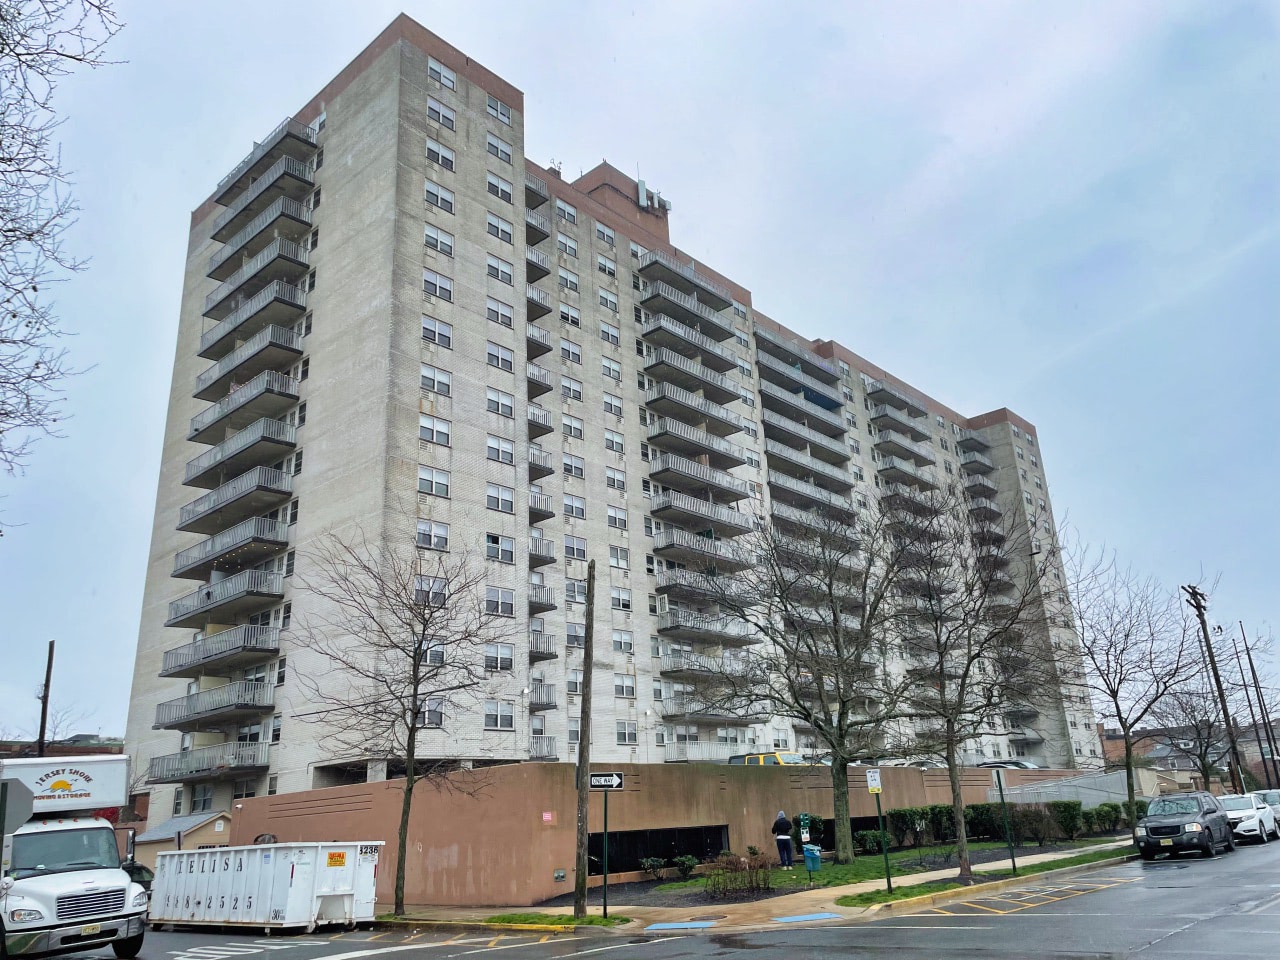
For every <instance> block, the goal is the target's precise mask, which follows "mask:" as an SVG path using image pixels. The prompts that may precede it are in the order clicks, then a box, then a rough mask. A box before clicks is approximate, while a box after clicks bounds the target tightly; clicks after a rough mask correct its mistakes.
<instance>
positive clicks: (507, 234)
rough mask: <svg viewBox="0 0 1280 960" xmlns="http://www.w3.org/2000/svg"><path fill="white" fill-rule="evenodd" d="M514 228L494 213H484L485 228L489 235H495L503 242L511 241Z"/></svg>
mask: <svg viewBox="0 0 1280 960" xmlns="http://www.w3.org/2000/svg"><path fill="white" fill-rule="evenodd" d="M513 229H514V228H513V227H512V226H511V224H510V223H508V222H507V221H506V220H503V219H502V218H501V217H500V216H498V215H497V214H495V213H489V214H485V230H486V231H487V232H488V234H489V236H491V237H497V238H498V239H499V240H501V241H502V242H503V243H511V240H512V236H513V234H512V230H513Z"/></svg>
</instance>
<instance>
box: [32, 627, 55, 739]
mask: <svg viewBox="0 0 1280 960" xmlns="http://www.w3.org/2000/svg"><path fill="white" fill-rule="evenodd" d="M53 643H54V642H53V641H52V640H50V641H49V659H48V660H47V661H46V662H45V665H44V686H43V687H41V688H40V696H39V697H37V698H36V699H37V700H39V701H40V736H39V737H37V738H36V756H37V757H43V756H44V741H45V734H46V733H47V731H48V727H49V687H50V685H51V684H52V683H53Z"/></svg>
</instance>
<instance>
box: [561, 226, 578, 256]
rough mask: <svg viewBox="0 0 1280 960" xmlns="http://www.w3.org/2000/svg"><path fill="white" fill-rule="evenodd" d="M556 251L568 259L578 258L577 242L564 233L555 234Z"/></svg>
mask: <svg viewBox="0 0 1280 960" xmlns="http://www.w3.org/2000/svg"><path fill="white" fill-rule="evenodd" d="M556 249H557V250H559V251H560V252H561V253H563V254H565V255H566V256H569V257H577V256H578V241H577V240H575V239H573V237H571V236H569V235H568V234H565V233H560V232H558V231H557V233H556Z"/></svg>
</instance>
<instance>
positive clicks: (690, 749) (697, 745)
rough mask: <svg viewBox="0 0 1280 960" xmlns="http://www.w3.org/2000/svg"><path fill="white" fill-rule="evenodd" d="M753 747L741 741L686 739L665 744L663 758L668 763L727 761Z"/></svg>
mask: <svg viewBox="0 0 1280 960" xmlns="http://www.w3.org/2000/svg"><path fill="white" fill-rule="evenodd" d="M749 749H753V748H750V747H747V746H745V745H744V744H741V743H720V742H718V741H710V740H685V741H681V742H678V743H672V742H668V743H665V744H663V746H662V751H663V759H664V761H665V762H667V763H726V762H727V761H728V760H729V758H730V757H732V756H736V755H737V754H739V753H745V752H747V750H749Z"/></svg>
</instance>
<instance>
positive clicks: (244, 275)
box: [204, 237, 309, 313]
mask: <svg viewBox="0 0 1280 960" xmlns="http://www.w3.org/2000/svg"><path fill="white" fill-rule="evenodd" d="M276 257H287V258H288V259H290V260H295V261H297V262H298V263H303V264H305V263H307V262H308V259H309V255H308V251H307V249H306V247H304V246H302V245H301V244H299V243H295V242H294V241H292V240H287V239H285V238H284V237H276V238H275V239H274V240H272V241H271V242H270V243H269V244H267V245H266V246H265V247H263V248H262V250H261V252H259V253H257V254H255V255H254V256H253V257H251V258H250V259H249V260H247V261H246V262H245V264H244V266H242V267H241V268H240V269H239V270H237V271H236V272H235V273H233V274H232V275H231V276H229V277H227V279H226V280H224V281H222V283H220V284H218V286H217V288H216V289H215V290H214V291H213V293H211V294H209V295H208V296H207V297H205V298H204V309H205V312H206V313H207V312H208V311H209V310H212V309H213V308H214V307H216V306H217V305H218V304H220V303H222V301H223V300H226V299H227V298H228V297H230V296H231V295H232V294H233V293H235V292H236V291H237V290H238V289H240V285H241V284H242V283H244V282H245V281H246V280H248V279H249V278H250V277H252V276H253V275H254V274H256V273H257V272H258V271H259V270H261V269H262V268H263V267H265V266H266V265H267V264H269V263H270V262H271V261H272V260H274V259H275V258H276Z"/></svg>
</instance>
